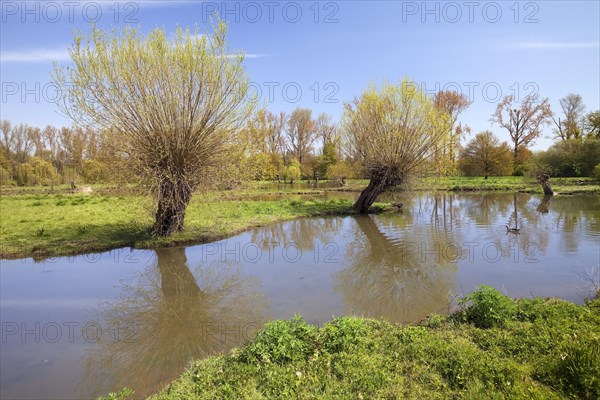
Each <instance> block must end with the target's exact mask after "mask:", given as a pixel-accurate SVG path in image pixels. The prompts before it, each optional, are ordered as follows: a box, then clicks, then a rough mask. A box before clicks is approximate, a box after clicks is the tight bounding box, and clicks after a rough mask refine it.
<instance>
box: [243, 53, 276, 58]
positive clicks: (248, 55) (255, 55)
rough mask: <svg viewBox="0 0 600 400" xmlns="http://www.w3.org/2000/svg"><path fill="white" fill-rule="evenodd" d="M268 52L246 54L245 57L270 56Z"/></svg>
mask: <svg viewBox="0 0 600 400" xmlns="http://www.w3.org/2000/svg"><path fill="white" fill-rule="evenodd" d="M270 56H271V55H270V54H246V58H263V57H270Z"/></svg>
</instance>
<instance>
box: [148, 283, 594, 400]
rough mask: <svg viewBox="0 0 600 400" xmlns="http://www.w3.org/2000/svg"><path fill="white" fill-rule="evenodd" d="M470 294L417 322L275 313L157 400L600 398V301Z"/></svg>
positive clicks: (199, 363) (195, 367)
mask: <svg viewBox="0 0 600 400" xmlns="http://www.w3.org/2000/svg"><path fill="white" fill-rule="evenodd" d="M467 299H468V300H467V303H466V304H468V306H467V307H466V309H465V310H463V311H461V312H459V313H456V314H454V315H452V316H449V317H447V316H442V315H431V316H430V317H428V318H427V319H426V320H425V321H423V322H422V323H421V324H419V325H417V326H415V325H407V326H398V325H392V324H390V323H388V322H385V321H381V320H372V319H363V318H356V317H342V318H337V319H334V320H333V321H331V322H329V323H327V324H325V325H324V326H323V327H320V328H319V327H314V326H311V325H308V324H306V323H305V322H304V320H302V318H300V317H295V318H293V319H292V320H290V321H273V322H270V323H268V324H266V325H265V327H264V328H263V330H262V331H261V332H259V333H258V334H257V336H256V338H255V339H254V340H253V341H252V342H251V343H249V344H248V345H247V346H245V347H243V348H241V349H237V350H233V351H232V352H231V353H230V354H229V355H224V356H218V357H211V358H208V359H205V360H201V361H196V362H195V363H194V364H193V365H192V366H191V368H189V369H188V370H187V371H186V372H185V373H184V374H183V375H182V377H181V378H179V379H178V380H177V381H175V382H173V383H171V384H170V385H169V386H168V387H166V388H165V389H163V391H161V392H160V393H158V394H156V395H154V396H153V397H152V399H155V400H158V399H230V398H232V399H233V398H235V399H244V398H246V399H249V398H251V399H270V398H326V399H332V398H336V399H342V398H343V399H345V398H359V399H361V398H363V399H396V398H409V399H448V398H455V399H483V398H494V399H596V398H599V397H600V381H599V379H598V377H599V374H598V371H600V351H599V349H600V347H599V344H600V342H599V341H600V300H593V301H590V302H588V303H586V304H585V305H583V306H580V305H576V304H573V303H569V302H567V301H564V300H559V299H546V300H543V299H539V298H537V299H520V300H510V299H508V298H505V297H504V296H502V295H500V294H499V293H498V292H496V291H495V290H494V289H492V288H489V287H481V288H480V289H479V290H478V291H476V292H475V293H473V294H471V295H470V296H468V298H467ZM488 310H489V312H490V313H491V314H490V315H488V314H487V311H488Z"/></svg>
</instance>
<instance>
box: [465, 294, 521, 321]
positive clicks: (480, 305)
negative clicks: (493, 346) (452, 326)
mask: <svg viewBox="0 0 600 400" xmlns="http://www.w3.org/2000/svg"><path fill="white" fill-rule="evenodd" d="M460 303H461V304H467V303H470V305H469V306H468V307H467V309H466V310H465V316H466V318H467V321H468V322H471V323H472V324H474V325H475V326H477V327H478V328H483V329H487V328H494V327H499V328H502V327H505V326H506V325H507V322H508V321H509V320H510V318H512V316H513V314H514V303H513V302H512V300H511V299H510V298H509V297H508V296H505V295H503V294H501V293H500V292H498V291H497V290H496V289H494V288H492V287H489V286H486V285H481V286H479V287H478V288H477V290H476V291H474V292H473V293H470V294H469V295H467V296H466V297H465V298H464V299H462V300H460Z"/></svg>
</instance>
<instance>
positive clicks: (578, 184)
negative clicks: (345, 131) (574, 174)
mask: <svg viewBox="0 0 600 400" xmlns="http://www.w3.org/2000/svg"><path fill="white" fill-rule="evenodd" d="M368 183H369V181H368V180H367V179H351V180H348V181H347V184H346V186H344V187H335V186H333V187H331V188H319V189H315V188H314V187H313V186H309V185H308V184H307V183H306V182H300V183H296V184H294V186H290V185H287V186H284V185H279V187H282V188H285V191H284V190H281V189H274V188H273V186H274V185H273V183H272V182H246V183H244V184H243V186H242V189H240V190H238V191H236V193H237V194H246V195H254V194H260V193H264V192H273V191H279V192H281V193H285V192H286V191H287V192H290V191H291V192H298V193H310V194H315V193H319V192H323V191H324V190H334V191H335V190H339V191H351V192H359V191H361V190H363V189H364V188H365V187H366V186H367V185H368ZM550 183H551V185H552V188H553V189H554V191H555V192H557V193H559V194H560V193H564V194H572V193H600V182H598V181H596V180H594V179H592V178H551V179H550ZM321 184H327V181H322V182H321ZM408 190H416V191H431V190H438V191H511V192H528V193H542V187H541V186H540V184H539V183H538V182H537V181H536V180H535V179H533V178H528V177H524V176H491V177H489V178H488V179H484V178H483V177H464V176H450V177H441V178H440V177H431V178H422V179H415V180H414V181H413V182H411V183H410V184H409V187H408Z"/></svg>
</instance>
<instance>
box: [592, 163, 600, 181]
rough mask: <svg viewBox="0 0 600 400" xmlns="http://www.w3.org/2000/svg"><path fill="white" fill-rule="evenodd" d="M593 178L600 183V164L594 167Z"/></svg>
mask: <svg viewBox="0 0 600 400" xmlns="http://www.w3.org/2000/svg"><path fill="white" fill-rule="evenodd" d="M593 178H594V179H595V180H597V181H598V182H600V164H597V165H596V166H595V167H594V173H593Z"/></svg>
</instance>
